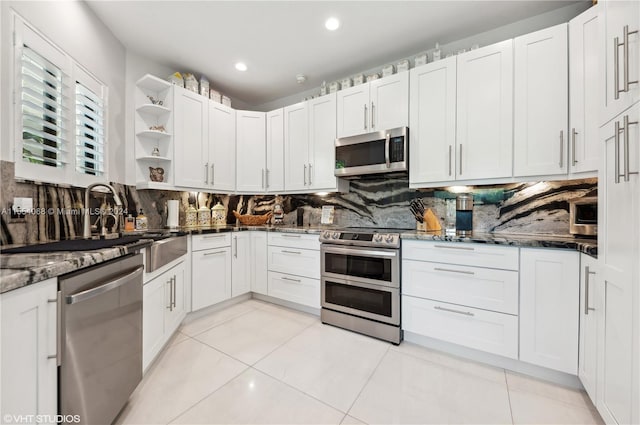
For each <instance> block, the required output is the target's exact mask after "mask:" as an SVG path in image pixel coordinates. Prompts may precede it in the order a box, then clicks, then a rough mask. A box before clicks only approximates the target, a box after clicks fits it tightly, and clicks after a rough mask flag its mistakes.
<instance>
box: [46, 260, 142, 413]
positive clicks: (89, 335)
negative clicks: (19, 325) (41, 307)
mask: <svg viewBox="0 0 640 425" xmlns="http://www.w3.org/2000/svg"><path fill="white" fill-rule="evenodd" d="M142 263H143V259H142V254H130V255H127V256H125V257H120V258H118V259H115V260H112V261H109V262H107V263H104V264H101V265H98V266H95V267H91V268H89V269H84V270H80V271H77V272H74V273H71V274H69V275H66V276H64V277H61V278H60V279H59V292H58V297H59V300H58V306H59V307H58V308H59V310H58V353H59V355H58V363H59V366H60V368H59V370H58V374H59V380H58V382H59V408H60V414H61V415H63V416H65V417H66V415H79V417H80V423H82V424H110V423H112V422H113V420H114V419H115V418H116V416H117V415H118V413H119V412H120V410H122V408H123V407H124V405H125V403H126V402H127V400H128V399H129V396H130V395H131V393H132V392H133V391H134V390H135V388H136V386H137V385H138V383H139V382H140V380H141V379H142V271H143V264H142Z"/></svg>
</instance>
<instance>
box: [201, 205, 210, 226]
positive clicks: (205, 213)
mask: <svg viewBox="0 0 640 425" xmlns="http://www.w3.org/2000/svg"><path fill="white" fill-rule="evenodd" d="M198 226H200V227H208V226H211V211H209V208H207V207H205V206H204V205H203V206H201V207H200V208H198Z"/></svg>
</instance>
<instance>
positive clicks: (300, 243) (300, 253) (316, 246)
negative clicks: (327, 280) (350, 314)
mask: <svg viewBox="0 0 640 425" xmlns="http://www.w3.org/2000/svg"><path fill="white" fill-rule="evenodd" d="M267 238H268V246H267V268H268V279H269V280H268V283H267V294H268V295H269V296H271V297H274V298H280V299H282V300H286V301H291V302H294V303H297V304H301V305H304V306H308V307H313V308H320V242H319V240H318V235H308V234H301V233H276V232H273V233H269V234H268V236H267Z"/></svg>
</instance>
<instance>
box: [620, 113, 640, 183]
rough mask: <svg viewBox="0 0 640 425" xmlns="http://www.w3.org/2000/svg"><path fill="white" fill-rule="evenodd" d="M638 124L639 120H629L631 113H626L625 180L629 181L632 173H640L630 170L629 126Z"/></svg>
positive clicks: (624, 120) (624, 121) (624, 123)
mask: <svg viewBox="0 0 640 425" xmlns="http://www.w3.org/2000/svg"><path fill="white" fill-rule="evenodd" d="M634 124H638V122H637V121H629V115H625V116H624V118H623V125H624V128H623V130H622V131H624V181H625V182H628V181H629V176H630V175H631V174H638V172H637V171H633V172H632V171H629V126H630V125H634Z"/></svg>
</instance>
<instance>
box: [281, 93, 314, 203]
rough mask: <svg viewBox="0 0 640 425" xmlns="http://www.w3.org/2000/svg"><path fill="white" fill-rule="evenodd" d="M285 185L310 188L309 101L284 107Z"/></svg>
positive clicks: (293, 187) (294, 188)
mask: <svg viewBox="0 0 640 425" xmlns="http://www.w3.org/2000/svg"><path fill="white" fill-rule="evenodd" d="M284 167H285V168H284V187H285V190H288V191H289V190H305V189H307V188H309V111H308V109H307V102H300V103H296V104H295V105H290V106H287V107H285V108H284Z"/></svg>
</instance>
